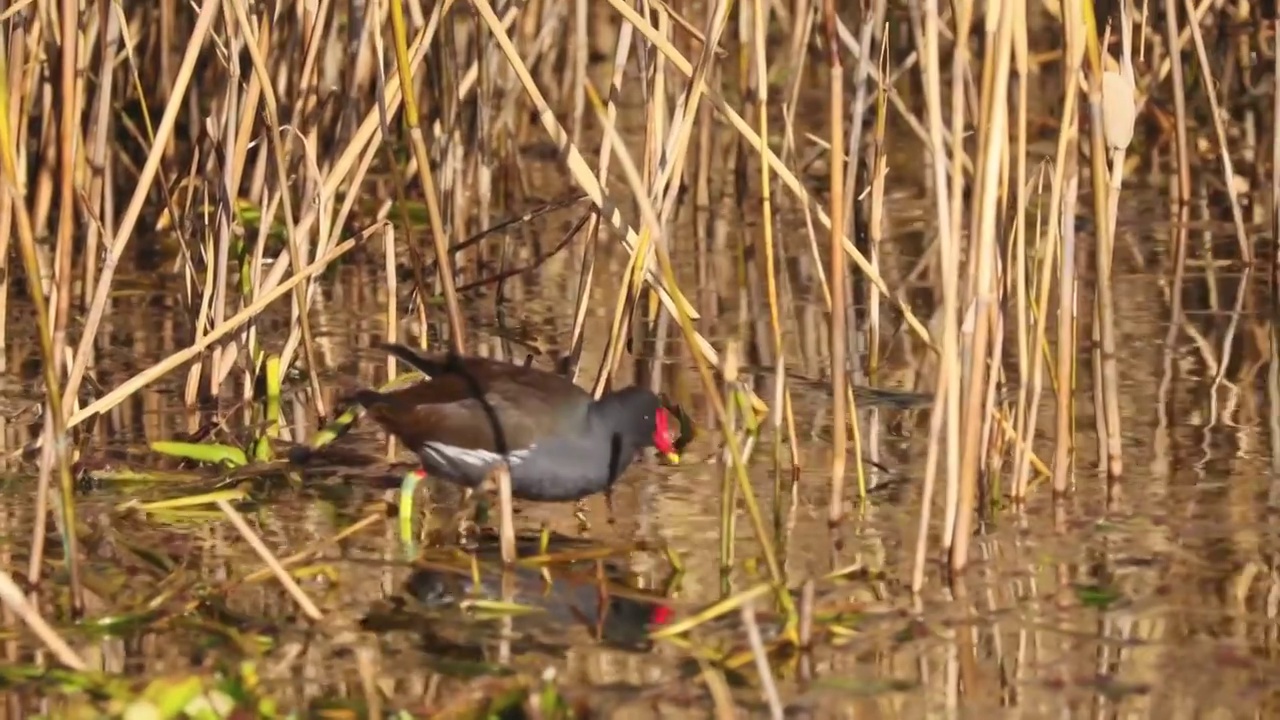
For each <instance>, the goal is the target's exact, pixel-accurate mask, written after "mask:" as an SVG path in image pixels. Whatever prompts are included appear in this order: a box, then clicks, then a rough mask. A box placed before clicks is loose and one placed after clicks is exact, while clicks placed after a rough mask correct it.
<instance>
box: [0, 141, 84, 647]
mask: <svg viewBox="0 0 1280 720" xmlns="http://www.w3.org/2000/svg"><path fill="white" fill-rule="evenodd" d="M6 147H7V146H6ZM0 602H3V603H4V604H5V606H6V607H8V608H9V609H10V610H12V611H13V613H14V614H15V615H17V616H18V617H19V618H21V619H22V622H24V623H26V624H27V627H29V628H31V632H33V633H35V635H36V637H38V638H40V642H42V643H44V646H45V647H47V648H49V652H51V653H53V656H54V657H56V658H57V659H58V662H60V663H62V664H63V665H66V666H67V667H69V668H71V669H72V670H80V671H83V670H88V669H89V665H88V663H86V662H85V661H84V660H83V659H82V658H81V657H80V656H79V655H78V654H77V653H76V651H75V650H73V649H72V648H71V646H70V645H68V644H67V641H66V640H63V639H62V636H61V635H59V634H58V631H57V630H54V629H53V627H51V626H50V625H49V623H47V622H45V619H44V618H43V617H41V616H40V611H39V610H37V609H36V608H35V607H33V606H32V605H31V603H30V602H29V601H28V600H27V596H26V595H25V594H23V592H22V588H20V587H18V584H17V583H15V582H14V581H13V577H12V576H11V575H9V573H8V571H6V570H4V569H0Z"/></svg>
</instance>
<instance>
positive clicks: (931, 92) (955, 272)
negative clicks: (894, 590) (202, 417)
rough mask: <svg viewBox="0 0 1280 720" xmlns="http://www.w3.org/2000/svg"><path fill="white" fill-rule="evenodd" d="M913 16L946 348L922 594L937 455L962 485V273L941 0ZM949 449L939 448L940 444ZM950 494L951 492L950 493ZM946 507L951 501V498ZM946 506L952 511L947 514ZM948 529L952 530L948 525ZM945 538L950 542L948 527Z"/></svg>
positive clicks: (950, 479)
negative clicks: (945, 124)
mask: <svg viewBox="0 0 1280 720" xmlns="http://www.w3.org/2000/svg"><path fill="white" fill-rule="evenodd" d="M909 8H910V10H911V13H912V16H913V17H916V18H918V21H917V22H918V24H919V25H921V26H922V27H923V28H924V37H923V40H924V47H923V48H922V50H921V52H922V53H923V56H924V62H922V63H921V64H920V72H921V84H922V85H923V86H924V92H925V108H926V111H927V114H928V119H929V153H930V161H931V162H930V166H931V167H932V169H933V176H932V181H933V182H932V185H933V199H934V212H935V220H936V222H937V227H938V249H939V273H940V274H941V276H942V312H943V324H942V330H943V332H942V352H941V357H940V358H939V363H938V380H937V385H936V386H935V388H934V399H933V409H932V411H931V415H930V420H929V449H928V453H927V455H926V457H925V472H924V488H923V490H922V492H921V497H920V518H919V522H918V525H917V530H916V546H915V557H914V560H913V563H912V571H911V589H912V591H913V592H915V593H918V592H919V591H920V590H921V589H922V588H923V587H924V564H925V554H926V551H927V549H928V540H929V522H930V516H931V514H932V512H933V493H934V488H935V485H936V484H937V482H936V481H937V470H938V457H939V455H940V454H942V452H945V456H944V460H945V462H946V468H947V487H953V486H957V485H958V484H959V479H958V478H959V469H960V468H959V461H960V453H959V406H960V401H959V392H958V387H957V383H958V382H959V369H958V368H957V367H956V364H957V357H958V348H957V338H956V336H957V333H958V328H957V326H956V319H957V312H958V310H957V308H958V298H957V280H958V278H959V274H960V265H959V256H958V242H957V239H956V238H955V237H954V236H953V234H952V225H951V214H950V210H949V208H950V205H951V201H950V199H949V197H950V196H949V194H950V186H949V185H948V184H947V167H948V165H949V162H948V160H947V155H946V150H945V147H944V145H943V143H942V75H941V63H940V61H939V55H940V49H939V42H940V32H939V26H940V21H939V18H938V0H923V2H921V0H911V3H910V4H909ZM940 442H941V443H942V446H943V447H945V451H941V450H940V447H939V443H940ZM948 495H949V496H950V493H948ZM948 499H949V503H948V505H950V498H948ZM949 512H950V511H949V508H948V514H949ZM948 529H949V528H948ZM943 537H944V538H946V539H947V541H948V542H949V539H950V538H949V536H948V535H947V534H946V531H944V534H943Z"/></svg>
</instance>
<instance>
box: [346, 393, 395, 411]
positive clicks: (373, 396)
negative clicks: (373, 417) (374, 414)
mask: <svg viewBox="0 0 1280 720" xmlns="http://www.w3.org/2000/svg"><path fill="white" fill-rule="evenodd" d="M385 398H386V396H385V395H383V394H382V393H380V392H378V391H377V390H357V391H355V393H353V394H352V395H351V397H350V398H348V400H347V402H353V403H356V404H358V405H359V406H360V407H362V408H364V409H365V410H369V409H371V408H373V407H375V406H377V405H381V404H382V401H383V400H384V399H385Z"/></svg>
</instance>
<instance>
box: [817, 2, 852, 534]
mask: <svg viewBox="0 0 1280 720" xmlns="http://www.w3.org/2000/svg"><path fill="white" fill-rule="evenodd" d="M822 9H823V22H824V27H825V29H826V35H827V63H828V72H829V73H830V76H829V82H830V86H829V89H828V92H829V93H830V97H829V98H828V105H827V109H828V112H829V113H830V115H829V118H828V121H829V123H830V130H831V153H830V157H831V160H830V163H831V164H830V183H831V191H830V196H829V197H830V201H831V250H830V253H831V257H830V258H829V261H830V263H831V270H830V275H831V325H830V336H831V440H832V448H831V499H830V502H829V504H828V506H827V522H828V523H829V524H831V525H836V524H838V523H839V522H840V520H841V519H842V518H843V516H844V470H845V453H846V452H848V450H847V447H848V434H849V429H848V424H849V422H848V418H847V412H848V411H847V408H846V407H845V403H846V401H847V397H846V395H845V392H846V390H845V388H846V384H847V382H848V371H847V369H846V368H847V362H846V360H845V349H846V345H845V330H846V328H845V312H846V307H845V288H844V284H845V257H844V248H843V240H844V229H845V225H846V222H845V217H844V180H845V177H844V171H845V147H844V66H843V65H842V64H841V60H840V45H839V43H838V42H837V38H836V22H837V19H836V7H835V0H824V1H823V8H822ZM854 151H855V152H856V151H857V149H856V148H855V149H854Z"/></svg>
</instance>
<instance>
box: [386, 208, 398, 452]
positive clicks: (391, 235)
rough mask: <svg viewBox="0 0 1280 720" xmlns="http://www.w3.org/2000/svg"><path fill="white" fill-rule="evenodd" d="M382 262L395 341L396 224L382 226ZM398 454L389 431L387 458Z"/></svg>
mask: <svg viewBox="0 0 1280 720" xmlns="http://www.w3.org/2000/svg"><path fill="white" fill-rule="evenodd" d="M382 258H383V259H382V262H383V272H385V273H386V277H385V278H384V279H383V282H384V283H386V287H385V288H384V292H386V294H387V308H386V312H387V317H386V323H387V340H386V341H387V342H388V343H395V342H398V341H399V337H400V323H399V322H398V321H397V319H396V310H397V308H396V299H397V297H398V293H397V286H396V228H395V225H393V224H391V223H387V224H385V225H384V226H383V228H382ZM386 363H387V381H388V382H389V381H391V380H392V379H393V378H395V377H396V355H395V353H387V358H386ZM395 456H396V436H395V435H394V434H392V433H387V456H386V457H387V460H388V461H390V460H392V459H394V458H395Z"/></svg>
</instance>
